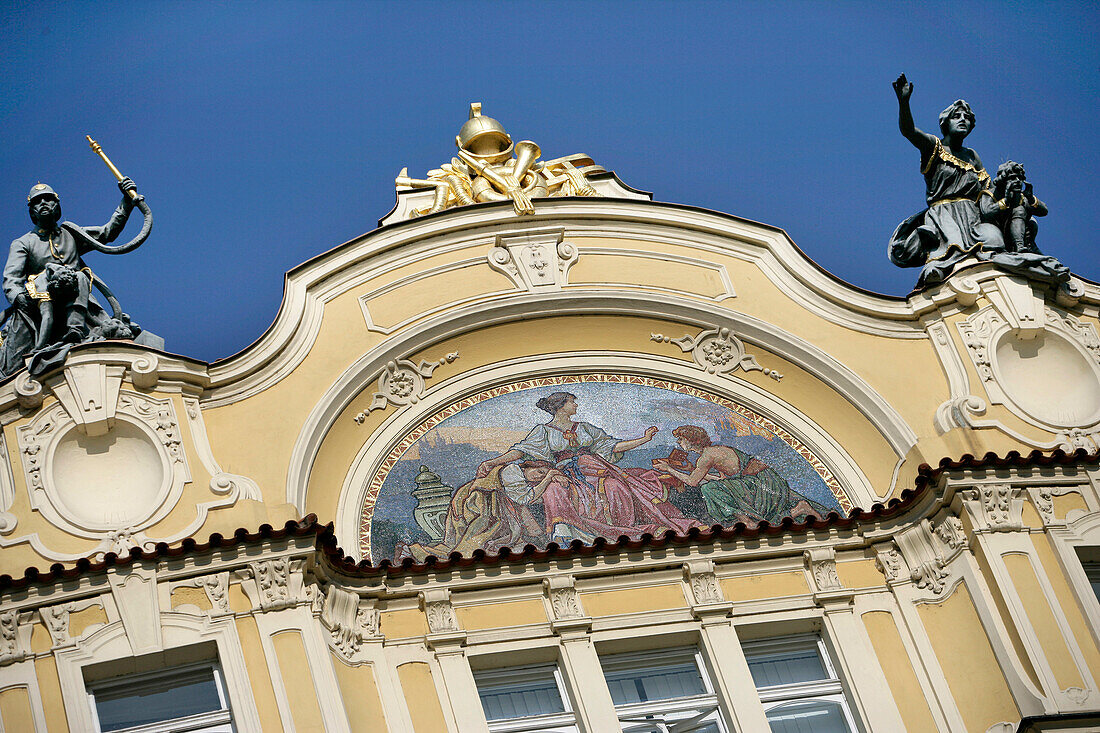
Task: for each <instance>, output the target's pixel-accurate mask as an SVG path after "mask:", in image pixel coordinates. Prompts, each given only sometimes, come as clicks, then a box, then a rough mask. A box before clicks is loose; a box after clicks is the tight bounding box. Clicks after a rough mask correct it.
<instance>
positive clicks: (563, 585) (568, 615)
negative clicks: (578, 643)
mask: <svg viewBox="0 0 1100 733" xmlns="http://www.w3.org/2000/svg"><path fill="white" fill-rule="evenodd" d="M542 587H543V590H544V591H545V593H546V598H547V601H548V602H549V606H550V628H551V629H553V631H554V633H555V634H558V635H560V636H562V637H563V639H564V638H565V637H566V636H568V635H576V634H587V633H588V632H589V631H590V630H591V629H592V619H591V618H589V617H588V616H586V615H585V613H584V609H583V608H582V607H581V599H580V595H578V593H577V586H576V582H575V581H574V579H573V576H572V575H556V576H553V577H550V578H544V579H543V581H542Z"/></svg>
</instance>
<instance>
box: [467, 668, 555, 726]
mask: <svg viewBox="0 0 1100 733" xmlns="http://www.w3.org/2000/svg"><path fill="white" fill-rule="evenodd" d="M517 677H519V676H518V675H517V676H513V677H508V678H503V679H494V678H493V676H490V675H485V676H479V675H476V674H475V675H474V679H475V680H476V682H477V694H478V696H479V697H480V698H481V706H482V708H484V709H485V719H486V720H509V719H512V718H527V717H530V716H532V715H549V714H551V713H562V712H565V705H564V704H563V703H562V699H561V693H560V692H559V691H558V683H557V681H556V680H555V679H554V668H553V667H541V668H532V669H529V670H525V671H524V673H523V676H522V678H517Z"/></svg>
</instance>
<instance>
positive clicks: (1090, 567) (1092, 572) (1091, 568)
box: [1081, 562, 1100, 600]
mask: <svg viewBox="0 0 1100 733" xmlns="http://www.w3.org/2000/svg"><path fill="white" fill-rule="evenodd" d="M1081 565H1082V566H1083V567H1084V568H1085V575H1087V576H1088V579H1089V583H1090V584H1091V585H1092V593H1093V595H1095V596H1096V599H1097V600H1100V562H1083V563H1081Z"/></svg>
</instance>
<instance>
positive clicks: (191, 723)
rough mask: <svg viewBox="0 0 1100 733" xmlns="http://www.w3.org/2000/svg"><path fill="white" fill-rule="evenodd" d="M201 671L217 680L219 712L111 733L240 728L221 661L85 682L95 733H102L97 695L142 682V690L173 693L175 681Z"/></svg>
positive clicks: (213, 731) (217, 732) (218, 732)
mask: <svg viewBox="0 0 1100 733" xmlns="http://www.w3.org/2000/svg"><path fill="white" fill-rule="evenodd" d="M200 670H210V671H211V673H212V675H213V678H214V687H215V689H216V690H217V693H218V702H219V704H220V705H221V708H220V709H219V710H211V711H207V712H203V713H195V714H193V715H186V716H183V717H177V718H171V719H169V720H162V721H157V722H154V723H146V724H144V725H135V726H130V727H128V728H118V729H115V730H113V731H111V732H110V733H185V732H186V731H198V732H199V733H202V732H203V731H209V732H210V733H223V731H229V732H234V731H236V730H237V727H236V725H235V723H234V720H233V709H232V706H231V705H230V701H229V695H228V692H227V690H226V686H225V678H224V676H223V674H222V669H221V665H220V664H219V663H218V660H216V659H211V660H206V661H202V662H193V663H190V664H182V665H178V666H175V667H166V668H164V669H158V670H152V671H149V672H136V673H131V674H127V675H121V676H118V677H108V678H104V679H101V680H95V681H86V682H85V694H86V696H87V700H88V706H89V708H90V712H91V716H92V722H93V724H94V725H95V733H102V728H101V726H100V723H99V708H98V706H97V704H96V694H97V692H102V691H105V690H112V689H116V688H119V687H124V686H125V687H130V686H132V685H134V682H135V680H140V682H141V686H142V687H148V688H156V687H158V686H159V687H160V688H161V689H172V688H173V686H172V685H171V684H170V681H171V679H172V678H176V679H178V678H179V677H180V676H183V675H187V674H189V673H192V672H196V671H200Z"/></svg>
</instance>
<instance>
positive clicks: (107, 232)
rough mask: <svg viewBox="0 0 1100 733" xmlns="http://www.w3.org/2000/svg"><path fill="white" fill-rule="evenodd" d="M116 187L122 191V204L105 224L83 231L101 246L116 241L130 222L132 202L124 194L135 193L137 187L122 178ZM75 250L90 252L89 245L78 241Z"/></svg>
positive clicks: (83, 252) (128, 196)
mask: <svg viewBox="0 0 1100 733" xmlns="http://www.w3.org/2000/svg"><path fill="white" fill-rule="evenodd" d="M118 187H119V189H120V190H121V191H122V203H120V204H119V205H118V208H117V209H115V212H114V213H113V214H111V218H110V219H108V220H107V223H106V224H104V225H103V226H101V227H85V229H84V230H85V231H86V232H87V233H88V235H89V236H90V237H92V238H93V239H95V240H96V241H97V242H100V243H102V244H110V243H111V242H113V241H115V240H116V239H118V235H119V234H122V230H123V229H125V228H126V222H127V221H129V220H130V213H131V212H132V211H133V210H134V200H133V199H131V198H130V195H129V194H128V193H126V192H127V191H128V190H130V189H133V190H135V191H136V190H137V185H135V184H134V182H133V181H132V180H130V179H129V178H123V179H122V180H121V181H119V184H118ZM142 198H144V197H142ZM77 249H79V250H80V254H85V253H86V252H89V251H91V250H92V247H91V245H90V244H88V243H86V242H83V241H80V240H78V241H77Z"/></svg>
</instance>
